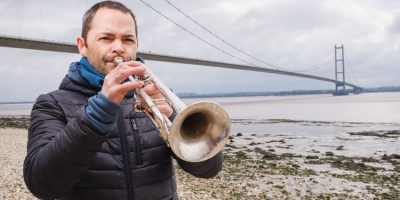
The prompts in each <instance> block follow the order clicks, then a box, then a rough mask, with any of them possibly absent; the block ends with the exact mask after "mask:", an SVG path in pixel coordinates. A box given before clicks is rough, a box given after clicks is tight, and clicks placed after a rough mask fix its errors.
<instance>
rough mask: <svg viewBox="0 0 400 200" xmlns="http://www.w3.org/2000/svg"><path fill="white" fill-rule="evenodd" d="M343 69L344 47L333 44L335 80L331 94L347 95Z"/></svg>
mask: <svg viewBox="0 0 400 200" xmlns="http://www.w3.org/2000/svg"><path fill="white" fill-rule="evenodd" d="M345 75H346V74H345V69H344V48H343V44H342V46H336V45H335V80H336V84H335V85H336V87H335V92H334V93H333V95H335V96H336V95H348V94H349V93H348V92H346V79H345Z"/></svg>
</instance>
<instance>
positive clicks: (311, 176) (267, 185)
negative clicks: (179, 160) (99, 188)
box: [0, 116, 400, 199]
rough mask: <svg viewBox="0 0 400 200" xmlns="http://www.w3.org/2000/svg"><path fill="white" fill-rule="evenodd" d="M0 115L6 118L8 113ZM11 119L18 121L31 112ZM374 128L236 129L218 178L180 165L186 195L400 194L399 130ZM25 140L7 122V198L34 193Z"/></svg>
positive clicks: (0, 193)
mask: <svg viewBox="0 0 400 200" xmlns="http://www.w3.org/2000/svg"><path fill="white" fill-rule="evenodd" d="M0 119H1V120H0V121H4V118H3V117H0ZM10 119H12V120H11V121H12V123H14V124H17V125H18V124H20V122H26V120H27V119H29V118H27V117H26V116H25V117H19V118H13V117H11V118H10ZM6 121H7V120H6ZM8 122H9V123H11V122H10V120H8ZM236 123H239V124H240V123H241V125H244V126H249V127H250V126H253V125H261V126H262V127H261V128H264V125H271V124H272V125H273V127H274V125H276V124H278V125H285V124H286V123H289V124H291V125H296V126H298V125H301V126H305V127H307V128H309V127H310V126H311V127H314V126H315V127H317V128H321V127H322V128H323V129H318V131H319V130H325V128H326V127H330V126H340V125H341V126H344V127H346V126H350V125H353V126H358V125H357V124H343V123H334V122H332V123H325V122H309V121H285V120H272V121H265V120H264V121H262V120H261V121H257V120H233V124H236ZM268 123H270V124H268ZM22 124H24V123H22ZM389 125H390V124H389ZM372 127H373V126H372ZM395 127H397V124H395ZM368 128H370V126H366V130H368ZM378 128H382V127H381V126H378ZM340 130H341V129H340ZM345 130H347V129H345ZM370 130H371V131H369V132H368V131H367V132H362V131H358V132H357V131H356V132H354V133H351V132H343V133H340V134H338V135H323V134H328V133H323V134H320V135H323V136H320V135H313V134H308V135H307V134H298V133H293V134H291V133H290V131H289V132H288V133H276V132H274V129H271V130H264V131H263V132H262V133H256V132H252V131H248V132H233V133H232V135H231V137H230V142H229V144H227V146H226V147H225V148H224V149H223V152H224V167H223V170H222V171H221V172H220V173H219V174H218V175H217V176H216V177H214V178H212V179H198V178H195V177H193V176H191V175H189V174H186V173H185V172H183V171H182V170H181V169H180V168H179V167H178V166H176V170H175V172H176V178H177V188H178V194H179V196H180V199H286V198H288V199H329V198H333V199H374V198H377V199H397V198H398V197H399V196H400V185H399V184H398V183H399V182H400V155H399V154H398V152H397V153H396V152H394V153H393V152H390V151H388V150H385V148H380V145H381V144H393V145H394V146H396V144H399V142H400V133H399V130H398V129H393V132H390V131H389V132H384V133H382V132H378V131H377V129H374V130H372V129H370ZM390 130H392V128H391V126H390ZM26 140H27V130H26V129H24V128H22V129H21V128H4V127H3V128H0V142H1V144H0V152H1V157H0V159H1V160H0V162H1V163H2V167H1V168H0V188H1V190H0V198H2V199H35V198H34V197H33V196H32V195H31V194H30V193H29V191H28V190H27V189H26V186H25V184H24V182H23V178H22V163H23V159H24V156H25V154H26ZM359 143H360V144H367V145H368V146H369V147H370V148H368V149H363V150H362V151H360V149H361V147H360V146H356V147H353V146H354V144H359ZM396 148H397V147H396ZM3 163H4V164H3Z"/></svg>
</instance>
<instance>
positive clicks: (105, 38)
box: [99, 37, 111, 41]
mask: <svg viewBox="0 0 400 200" xmlns="http://www.w3.org/2000/svg"><path fill="white" fill-rule="evenodd" d="M99 40H104V41H109V40H111V39H110V38H108V37H102V38H100V39H99Z"/></svg>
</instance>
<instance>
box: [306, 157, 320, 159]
mask: <svg viewBox="0 0 400 200" xmlns="http://www.w3.org/2000/svg"><path fill="white" fill-rule="evenodd" d="M306 159H318V156H306Z"/></svg>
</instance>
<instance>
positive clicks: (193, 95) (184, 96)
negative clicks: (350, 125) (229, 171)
mask: <svg viewBox="0 0 400 200" xmlns="http://www.w3.org/2000/svg"><path fill="white" fill-rule="evenodd" d="M333 92H334V90H292V91H278V92H231V93H210V94H197V93H191V92H188V93H177V96H178V97H179V98H182V99H189V98H214V97H256V96H298V95H318V94H333ZM348 92H350V93H351V90H349V91H348ZM387 92H400V86H399V87H381V88H365V89H364V92H363V93H387ZM30 103H35V101H5V102H0V104H30Z"/></svg>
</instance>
